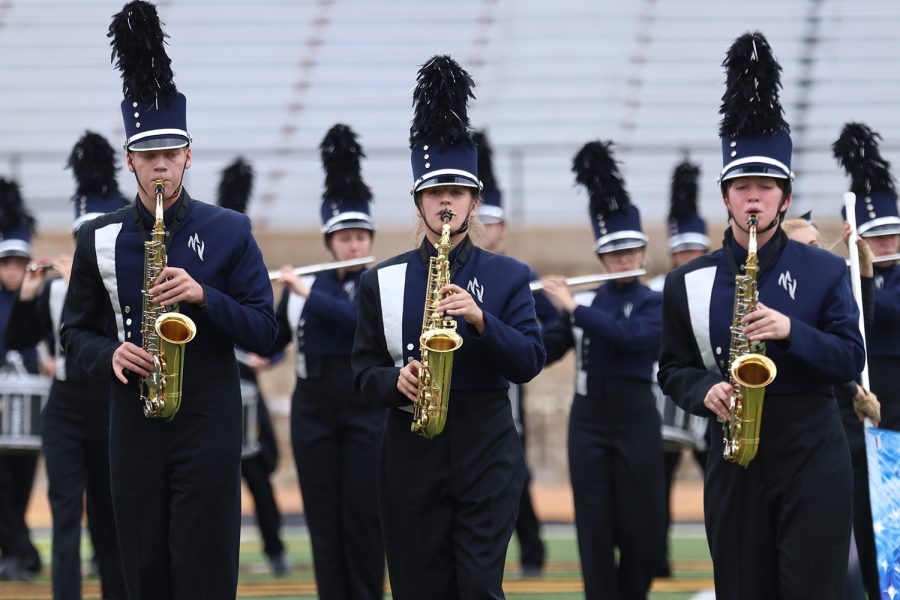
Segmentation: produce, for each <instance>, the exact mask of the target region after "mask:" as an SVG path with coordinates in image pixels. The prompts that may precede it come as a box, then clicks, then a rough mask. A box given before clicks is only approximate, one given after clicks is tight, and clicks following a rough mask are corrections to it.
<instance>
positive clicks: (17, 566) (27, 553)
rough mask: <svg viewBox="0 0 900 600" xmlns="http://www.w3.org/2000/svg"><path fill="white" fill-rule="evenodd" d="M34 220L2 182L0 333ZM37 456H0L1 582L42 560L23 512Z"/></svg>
mask: <svg viewBox="0 0 900 600" xmlns="http://www.w3.org/2000/svg"><path fill="white" fill-rule="evenodd" d="M33 234H34V217H32V216H31V214H29V212H28V210H27V209H26V208H25V205H24V203H23V202H22V196H21V194H20V193H19V185H18V184H17V183H16V182H14V181H7V180H6V179H3V178H0V333H2V331H3V330H5V328H6V326H7V323H8V322H9V314H10V312H11V311H12V307H13V303H14V302H15V298H16V294H17V293H18V291H19V288H20V287H21V286H22V281H23V279H24V278H25V267H26V265H27V264H28V259H29V258H30V257H31V236H32V235H33ZM20 355H21V356H20V357H17V359H19V358H20V359H21V360H22V362H23V364H24V366H25V368H26V369H27V370H28V371H29V372H31V373H37V372H38V357H37V351H36V350H35V348H34V346H33V345H32V346H31V347H30V348H27V349H26V350H24V351H23V352H21V353H20ZM7 360H8V358H7V348H6V347H5V342H2V341H0V365H6V364H7ZM37 459H38V453H37V452H28V453H22V454H7V453H3V452H0V581H3V580H28V579H31V578H32V577H33V576H34V575H35V574H37V573H40V571H41V557H40V554H38V551H37V549H36V548H35V547H34V544H32V543H31V537H30V533H29V531H28V524H27V523H26V522H25V510H26V508H27V507H28V499H29V498H30V497H31V487H32V484H33V483H34V473H35V469H36V468H37Z"/></svg>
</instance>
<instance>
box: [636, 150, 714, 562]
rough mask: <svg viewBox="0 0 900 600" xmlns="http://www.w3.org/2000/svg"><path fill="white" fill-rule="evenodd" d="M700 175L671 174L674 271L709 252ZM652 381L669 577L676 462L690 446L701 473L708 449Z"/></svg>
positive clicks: (699, 423)
mask: <svg viewBox="0 0 900 600" xmlns="http://www.w3.org/2000/svg"><path fill="white" fill-rule="evenodd" d="M699 176H700V168H699V167H698V166H697V165H695V164H692V163H691V162H690V161H688V160H686V159H685V160H684V161H682V162H681V163H680V164H678V166H676V167H675V171H674V172H673V173H672V195H671V199H670V210H669V220H668V226H669V228H668V229H669V243H668V246H669V257H670V258H671V260H672V268H673V269H677V268H678V267H680V266H681V265H686V264H687V263H689V262H691V261H692V260H694V259H695V258H697V257H699V256H703V255H704V254H706V253H707V252H709V236H708V235H706V222H705V221H704V220H703V218H702V217H701V216H700V215H699V214H698V212H697V194H698V186H697V178H698V177H699ZM665 279H666V277H665V275H659V276H658V277H654V278H653V279H651V280H650V281H649V282H647V287H649V288H650V289H651V290H653V291H655V292H662V291H663V284H664V283H665ZM658 369H659V363H657V364H656V366H655V367H654V373H655V372H656V371H657V370H658ZM653 379H654V381H653V383H652V385H653V393H654V395H655V396H656V406H657V409H658V410H659V413H660V415H661V416H662V437H663V451H664V465H665V469H664V475H665V479H664V488H663V498H664V502H665V512H664V515H663V516H664V522H663V528H662V540H661V545H660V548H661V549H662V552H661V554H660V556H659V565H658V566H657V568H656V576H657V577H671V576H672V567H671V564H670V563H669V527H670V525H671V523H672V508H671V499H672V483H673V481H674V479H675V469H676V468H678V462H679V461H680V460H681V456H682V450H683V449H684V447H685V444H686V443H687V444H688V445H689V446H690V447H691V451H692V453H693V455H694V458H695V459H696V461H697V464H698V465H699V466H700V470H701V471H702V470H703V469H705V468H706V456H707V448H708V443H707V439H706V438H707V432H708V429H709V428H708V424H707V419H706V418H705V417H698V416H697V415H692V414H690V413H687V412H685V411H684V409H682V408H681V407H679V406H678V405H677V404H675V403H674V402H673V401H672V399H671V398H669V397H668V396H666V395H664V394H663V393H662V391H661V390H660V389H659V384H657V383H656V381H655V380H656V376H655V374H654V377H653Z"/></svg>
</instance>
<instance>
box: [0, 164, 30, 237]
mask: <svg viewBox="0 0 900 600" xmlns="http://www.w3.org/2000/svg"><path fill="white" fill-rule="evenodd" d="M34 226H35V221H34V217H32V216H31V214H30V213H29V212H28V211H27V210H26V209H25V203H24V202H23V201H22V194H21V193H20V192H19V184H18V183H16V182H15V181H10V180H8V179H3V178H2V177H0V232H2V231H9V230H10V229H17V228H19V227H26V228H27V229H28V230H29V231H31V232H32V233H34Z"/></svg>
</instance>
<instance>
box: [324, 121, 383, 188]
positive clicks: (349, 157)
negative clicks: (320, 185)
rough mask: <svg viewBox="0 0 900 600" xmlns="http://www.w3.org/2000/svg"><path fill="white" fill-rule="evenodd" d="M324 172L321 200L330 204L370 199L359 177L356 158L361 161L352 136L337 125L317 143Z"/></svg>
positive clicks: (354, 134)
mask: <svg viewBox="0 0 900 600" xmlns="http://www.w3.org/2000/svg"><path fill="white" fill-rule="evenodd" d="M319 150H320V151H321V155H322V168H323V169H324V171H325V191H324V192H323V197H324V198H328V199H329V200H331V201H334V202H338V203H340V202H343V201H345V200H353V201H359V200H371V198H372V191H371V190H370V189H369V186H367V185H366V183H365V181H363V178H362V170H361V167H360V159H361V158H365V156H366V155H365V153H364V152H363V149H362V146H360V145H359V142H357V140H356V133H354V131H353V130H352V129H350V127H348V126H347V125H342V124H340V123H338V124H337V125H335V126H334V127H332V128H331V129H329V130H328V133H326V134H325V137H324V138H322V143H321V144H319Z"/></svg>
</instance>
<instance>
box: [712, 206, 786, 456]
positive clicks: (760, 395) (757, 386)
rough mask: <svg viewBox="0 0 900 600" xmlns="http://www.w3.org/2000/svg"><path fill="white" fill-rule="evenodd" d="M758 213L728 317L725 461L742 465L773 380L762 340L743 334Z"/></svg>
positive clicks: (753, 446) (752, 285)
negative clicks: (727, 400) (727, 418)
mask: <svg viewBox="0 0 900 600" xmlns="http://www.w3.org/2000/svg"><path fill="white" fill-rule="evenodd" d="M758 218H759V217H757V215H755V214H754V215H750V220H749V221H748V223H747V227H748V228H749V230H750V235H749V241H748V243H747V262H746V263H745V264H744V274H743V275H736V276H735V278H734V316H733V317H732V320H731V348H730V349H729V352H728V365H729V366H728V373H729V376H730V378H729V383H731V387H732V388H733V391H732V392H731V398H730V399H729V406H728V410H729V413H730V416H731V419H730V420H729V421H728V422H727V423H725V424H724V426H723V428H722V429H723V432H724V438H723V440H722V442H723V445H724V448H723V450H722V453H723V455H724V457H725V460H727V461H729V462H733V463H737V464H739V465H741V466H742V467H746V466H747V465H749V464H750V461H752V460H753V459H754V457H756V451H757V450H758V449H759V429H760V425H761V421H762V409H763V400H764V399H765V394H766V386H767V385H769V384H770V383H772V381H773V380H774V379H775V373H776V368H775V363H774V362H772V359H771V358H769V357H767V356H766V355H765V352H766V345H765V343H764V342H751V341H750V340H748V339H747V336H746V335H744V333H743V329H744V327H745V325H744V324H743V323H741V319H743V318H744V316H745V315H747V314H749V313H751V312H753V311H754V310H756V306H757V304H758V303H759V297H758V292H757V289H756V275H757V271H758V270H759V266H758V264H757V257H756V227H757V225H758V222H757V221H758Z"/></svg>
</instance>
